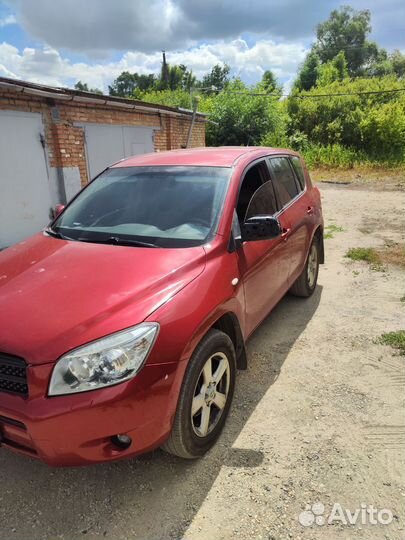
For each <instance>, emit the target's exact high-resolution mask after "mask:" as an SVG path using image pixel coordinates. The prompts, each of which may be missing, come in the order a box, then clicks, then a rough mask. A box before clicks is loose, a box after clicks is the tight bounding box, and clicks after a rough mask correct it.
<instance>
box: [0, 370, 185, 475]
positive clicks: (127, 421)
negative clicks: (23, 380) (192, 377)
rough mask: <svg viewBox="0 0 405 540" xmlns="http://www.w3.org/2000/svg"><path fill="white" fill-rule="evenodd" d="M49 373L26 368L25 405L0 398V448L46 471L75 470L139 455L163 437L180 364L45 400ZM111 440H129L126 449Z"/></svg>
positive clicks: (5, 396) (168, 426)
mask: <svg viewBox="0 0 405 540" xmlns="http://www.w3.org/2000/svg"><path fill="white" fill-rule="evenodd" d="M52 368H53V365H50V364H46V365H41V366H35V367H32V366H30V367H28V380H29V387H30V396H29V398H28V399H24V398H23V397H20V396H16V395H11V394H5V393H0V444H1V445H2V446H4V447H7V448H9V449H10V450H12V451H15V452H18V453H22V454H25V455H29V456H31V457H34V458H36V459H40V460H42V461H44V462H45V463H47V464H48V465H53V466H78V465H86V464H91V463H99V462H105V461H111V460H115V459H120V458H123V457H129V456H134V455H137V454H141V453H144V452H147V451H149V450H152V449H153V448H156V447H158V446H160V444H161V443H162V442H164V440H165V439H166V438H167V437H168V435H169V433H170V429H171V423H172V418H173V414H174V411H175V408H176V402H177V391H176V388H177V384H176V381H177V380H178V377H179V371H181V363H177V362H176V363H167V364H153V365H148V364H146V365H145V367H144V368H143V369H142V371H141V372H140V373H139V374H138V375H137V376H136V377H134V379H132V380H130V381H127V382H124V383H122V384H118V385H116V386H111V387H108V388H104V389H100V390H94V391H91V392H83V393H80V394H75V395H74V394H73V395H68V396H55V397H46V388H47V384H48V381H49V378H50V374H51V371H52ZM44 389H45V391H44ZM117 434H126V435H129V436H130V437H131V439H132V444H131V446H130V447H129V448H127V449H120V448H118V447H117V446H116V445H114V444H113V442H112V441H111V437H113V436H114V435H117Z"/></svg>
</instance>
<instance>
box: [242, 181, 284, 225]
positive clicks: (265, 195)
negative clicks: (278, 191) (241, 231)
mask: <svg viewBox="0 0 405 540" xmlns="http://www.w3.org/2000/svg"><path fill="white" fill-rule="evenodd" d="M276 212H277V205H276V198H275V196H274V190H273V185H272V183H271V182H270V181H268V182H266V183H265V184H263V185H262V186H260V187H259V189H258V190H257V191H256V192H255V193H254V194H253V197H252V198H251V200H250V203H249V206H248V209H247V212H246V219H247V218H250V217H253V216H260V215H271V216H272V215H273V214H275V213H276Z"/></svg>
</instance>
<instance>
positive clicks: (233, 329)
mask: <svg viewBox="0 0 405 540" xmlns="http://www.w3.org/2000/svg"><path fill="white" fill-rule="evenodd" d="M212 328H215V329H216V330H220V331H221V332H224V334H226V335H227V336H229V337H230V339H231V340H232V343H233V345H234V347H235V353H236V367H237V368H238V369H247V355H246V348H245V341H244V339H243V335H242V330H241V327H240V324H239V320H238V317H237V316H236V315H235V313H233V312H231V311H228V312H226V313H224V314H223V315H221V316H220V317H219V318H218V319H217V320H216V321H215V322H214V323H213V324H212V326H211V327H210V328H209V330H211V329H212Z"/></svg>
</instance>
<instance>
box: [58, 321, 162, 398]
mask: <svg viewBox="0 0 405 540" xmlns="http://www.w3.org/2000/svg"><path fill="white" fill-rule="evenodd" d="M158 331H159V325H158V324H157V323H142V324H139V325H137V326H133V327H132V328H127V329H126V330H123V331H122V332H117V333H116V334H111V335H110V336H107V337H105V338H101V339H98V340H97V341H93V342H92V343H89V344H88V345H84V346H83V347H79V348H78V349H75V350H73V351H71V352H70V353H68V354H66V355H65V356H62V358H60V359H59V360H58V362H57V363H56V365H55V367H54V369H53V373H52V377H51V382H50V385H49V395H50V396H56V395H61V394H74V393H77V392H86V391H88V390H96V389H97V388H104V387H105V386H111V385H113V384H118V383H120V382H123V381H126V380H128V379H131V378H132V377H135V375H136V374H137V373H138V372H139V371H140V369H141V368H142V366H143V365H144V363H145V361H146V358H147V356H148V353H149V351H150V349H151V347H152V345H153V343H154V341H155V339H156V336H157V333H158Z"/></svg>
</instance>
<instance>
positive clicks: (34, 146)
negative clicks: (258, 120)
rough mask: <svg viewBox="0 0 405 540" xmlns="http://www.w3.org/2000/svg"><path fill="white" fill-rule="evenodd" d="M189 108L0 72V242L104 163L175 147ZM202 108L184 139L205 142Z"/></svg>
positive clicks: (19, 235) (24, 231)
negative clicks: (51, 84) (46, 83)
mask: <svg viewBox="0 0 405 540" xmlns="http://www.w3.org/2000/svg"><path fill="white" fill-rule="evenodd" d="M192 115H193V111H188V110H185V109H178V108H174V107H168V106H165V105H157V104H154V103H147V102H145V101H139V100H136V99H128V98H121V97H116V96H104V95H100V94H94V93H91V92H83V91H80V90H73V89H69V88H55V87H52V86H46V85H42V84H35V83H31V82H27V81H18V80H15V79H9V78H6V77H0V141H1V142H0V249H3V248H5V247H7V246H11V245H12V244H14V243H16V242H19V241H21V240H23V239H24V238H27V237H28V236H31V235H32V234H34V233H36V232H38V231H40V230H41V229H43V228H44V227H45V226H46V225H47V224H48V222H49V219H50V215H51V214H52V209H53V208H54V207H55V205H56V204H66V203H67V202H68V201H69V200H71V199H72V197H74V196H75V195H76V193H77V192H78V191H79V190H80V188H81V187H84V186H85V185H86V184H87V183H88V182H89V181H90V180H91V179H92V178H94V177H95V176H96V175H97V174H99V173H100V172H101V171H102V170H104V169H105V168H106V167H107V166H108V165H111V164H112V163H115V162H116V161H119V160H120V159H122V158H125V157H129V156H131V155H137V154H144V153H146V152H154V151H155V152H160V151H165V150H172V149H175V148H182V147H184V146H185V145H186V144H187V143H188V142H190V141H188V133H189V129H190V126H191V119H192ZM205 124H206V117H205V115H203V114H201V113H198V114H197V115H196V118H195V121H194V123H193V130H192V137H191V144H190V146H204V145H205Z"/></svg>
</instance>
